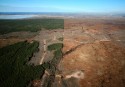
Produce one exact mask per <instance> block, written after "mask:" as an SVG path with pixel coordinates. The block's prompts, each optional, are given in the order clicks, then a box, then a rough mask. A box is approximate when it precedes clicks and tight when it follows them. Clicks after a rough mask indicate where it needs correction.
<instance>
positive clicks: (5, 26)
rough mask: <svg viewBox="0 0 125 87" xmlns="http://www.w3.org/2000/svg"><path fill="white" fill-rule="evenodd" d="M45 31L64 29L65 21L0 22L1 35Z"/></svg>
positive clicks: (19, 20)
mask: <svg viewBox="0 0 125 87" xmlns="http://www.w3.org/2000/svg"><path fill="white" fill-rule="evenodd" d="M42 28H44V29H58V28H61V29H63V28H64V20H63V19H22V20H21V19H18V20H0V34H6V33H9V32H17V31H31V32H36V31H39V30H41V29H42Z"/></svg>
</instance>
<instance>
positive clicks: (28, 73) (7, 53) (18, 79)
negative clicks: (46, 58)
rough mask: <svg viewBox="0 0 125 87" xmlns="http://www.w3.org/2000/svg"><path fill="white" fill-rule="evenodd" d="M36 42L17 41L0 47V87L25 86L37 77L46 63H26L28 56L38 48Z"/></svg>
mask: <svg viewBox="0 0 125 87" xmlns="http://www.w3.org/2000/svg"><path fill="white" fill-rule="evenodd" d="M38 45H39V44H38V42H36V41H35V42H33V43H28V42H19V43H16V44H14V45H10V46H7V47H4V48H1V49H0V64H1V65H0V87H25V86H26V85H28V84H29V82H30V81H31V80H33V79H39V78H40V76H42V74H43V73H44V70H45V67H48V65H47V64H44V65H39V66H33V65H27V64H26V63H27V62H28V60H29V57H31V56H32V54H33V53H34V52H36V51H37V50H38Z"/></svg>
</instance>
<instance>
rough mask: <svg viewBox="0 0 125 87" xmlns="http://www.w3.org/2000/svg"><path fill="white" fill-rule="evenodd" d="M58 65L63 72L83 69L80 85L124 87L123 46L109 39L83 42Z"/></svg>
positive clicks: (87, 86) (124, 61) (124, 55)
mask: <svg viewBox="0 0 125 87" xmlns="http://www.w3.org/2000/svg"><path fill="white" fill-rule="evenodd" d="M69 45H70V44H69ZM64 46H65V45H64ZM67 46H68V44H67ZM60 65H61V68H60V69H62V71H63V74H67V73H69V72H72V71H79V70H84V78H82V79H79V81H78V83H79V85H80V87H125V48H123V47H122V46H120V45H118V44H115V43H112V42H110V41H100V42H94V43H89V44H83V45H81V46H79V47H78V48H76V49H75V50H74V51H72V52H70V53H69V54H67V55H64V58H63V60H62V61H61V63H60ZM67 84H68V83H67ZM69 84H70V83H69ZM67 87H68V86H67Z"/></svg>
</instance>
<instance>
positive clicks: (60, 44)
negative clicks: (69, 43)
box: [48, 43, 63, 51]
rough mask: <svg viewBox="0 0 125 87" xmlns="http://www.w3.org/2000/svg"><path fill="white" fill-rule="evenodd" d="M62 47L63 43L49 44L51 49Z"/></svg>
mask: <svg viewBox="0 0 125 87" xmlns="http://www.w3.org/2000/svg"><path fill="white" fill-rule="evenodd" d="M62 47H63V44H62V43H55V44H52V45H49V46H48V50H49V51H52V50H58V49H61V48H62Z"/></svg>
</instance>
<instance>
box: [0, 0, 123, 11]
mask: <svg viewBox="0 0 125 87" xmlns="http://www.w3.org/2000/svg"><path fill="white" fill-rule="evenodd" d="M124 4H125V0H1V1H0V12H73V13H74V12H93V13H125V10H124V9H125V5H124Z"/></svg>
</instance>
